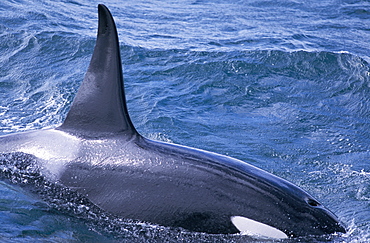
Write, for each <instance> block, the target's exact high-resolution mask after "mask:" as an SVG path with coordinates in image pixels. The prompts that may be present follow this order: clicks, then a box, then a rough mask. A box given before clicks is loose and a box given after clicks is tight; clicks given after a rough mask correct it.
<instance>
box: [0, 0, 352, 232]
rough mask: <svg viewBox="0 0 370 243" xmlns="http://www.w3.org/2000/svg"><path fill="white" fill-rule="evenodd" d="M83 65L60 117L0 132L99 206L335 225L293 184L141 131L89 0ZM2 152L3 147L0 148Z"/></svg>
mask: <svg viewBox="0 0 370 243" xmlns="http://www.w3.org/2000/svg"><path fill="white" fill-rule="evenodd" d="M98 9H99V27H98V35H97V41H96V46H95V49H94V53H93V56H92V59H91V63H90V66H89V68H88V71H87V73H86V76H85V78H84V80H83V83H82V84H81V87H80V89H79V91H78V93H77V95H76V97H75V99H74V101H73V104H72V107H71V109H70V111H69V113H68V115H67V117H66V119H65V121H64V123H63V124H62V125H61V126H59V127H57V128H55V129H44V130H39V131H31V132H24V133H18V134H10V135H6V136H2V137H0V153H1V154H2V155H3V156H4V155H11V154H18V155H19V154H23V155H29V156H32V158H35V161H36V163H37V166H38V167H39V169H40V170H41V171H42V174H43V176H44V177H45V178H46V179H47V180H49V181H51V182H55V183H59V184H60V185H62V186H63V187H66V188H69V189H71V190H74V191H76V192H78V193H80V194H82V195H84V196H85V197H86V198H88V199H89V200H90V201H91V202H92V203H93V204H95V205H96V206H98V207H99V208H100V209H102V210H104V211H106V212H109V213H112V214H114V215H118V216H120V217H124V218H129V219H137V220H141V221H146V222H150V223H154V224H159V225H163V226H170V227H182V228H184V229H187V230H190V231H197V232H206V233H216V234H232V233H240V232H241V233H245V234H256V235H262V236H265V237H271V238H288V237H300V236H309V235H322V234H331V233H335V232H345V228H344V227H343V226H342V225H341V223H340V222H339V221H338V219H337V217H336V216H335V215H334V214H333V213H331V212H330V211H329V210H328V209H326V208H325V207H324V206H322V205H321V204H320V203H319V202H317V201H316V200H315V199H314V198H313V197H312V196H310V195H309V194H308V193H306V192H305V191H303V190H302V189H300V188H298V187H297V186H295V185H293V184H291V183H289V182H287V181H286V180H284V179H281V178H279V177H277V176H274V175H272V174H270V173H268V172H265V171H263V170H261V169H258V168H256V167H254V166H252V165H249V164H247V163H245V162H243V161H240V160H237V159H233V158H230V157H227V156H223V155H219V154H216V153H212V152H207V151H203V150H199V149H194V148H190V147H186V146H180V145H175V144H169V143H164V142H158V141H152V140H149V139H147V138H144V137H143V136H141V135H140V134H139V133H138V132H137V131H136V129H135V127H134V125H133V124H132V122H131V120H130V117H129V114H128V110H127V107H126V100H125V93H124V87H123V77H122V67H121V57H120V50H119V42H118V36H117V30H116V26H115V23H114V20H113V18H112V16H111V14H110V12H109V10H108V9H107V8H106V7H105V6H104V5H99V7H98ZM9 158H11V156H9Z"/></svg>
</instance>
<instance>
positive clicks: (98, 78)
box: [59, 4, 137, 137]
mask: <svg viewBox="0 0 370 243" xmlns="http://www.w3.org/2000/svg"><path fill="white" fill-rule="evenodd" d="M98 10H99V27H98V36H97V40H96V45H95V49H94V53H93V55H92V58H91V61H90V65H89V68H88V70H87V72H86V74H85V78H84V80H83V82H82V84H81V86H80V88H79V90H78V92H77V95H76V97H75V98H74V101H73V103H72V106H71V109H70V111H69V112H68V114H67V117H66V119H65V121H64V123H63V124H62V125H61V126H60V127H59V129H60V130H66V131H69V132H73V133H75V134H77V135H82V136H94V137H96V136H99V135H104V134H113V133H121V132H125V133H127V134H134V133H137V132H136V130H135V127H134V126H133V124H132V122H131V119H130V117H129V114H128V110H127V106H126V98H125V92H124V87H123V76H122V64H121V55H120V49H119V42H118V35H117V29H116V25H115V23H114V20H113V17H112V15H111V13H110V12H109V10H108V8H107V7H105V6H104V5H102V4H99V6H98Z"/></svg>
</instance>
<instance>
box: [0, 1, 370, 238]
mask: <svg viewBox="0 0 370 243" xmlns="http://www.w3.org/2000/svg"><path fill="white" fill-rule="evenodd" d="M98 3H104V4H106V5H107V7H108V8H110V10H111V12H112V14H113V16H114V18H115V20H116V24H117V28H118V32H119V38H120V46H121V54H122V62H123V63H122V64H123V69H124V78H125V87H126V95H127V101H128V109H129V112H130V114H131V117H132V120H133V123H134V124H135V126H136V127H137V129H138V130H139V132H140V133H141V134H143V135H145V136H146V137H149V138H152V139H157V140H162V141H167V142H174V143H178V144H183V145H188V146H192V147H197V148H201V149H206V150H209V151H213V152H217V153H221V154H225V155H229V156H232V157H235V158H238V159H241V160H244V161H246V162H248V163H251V164H253V165H256V166H257V167H260V168H263V169H265V170H267V171H269V172H272V173H273V174H275V175H278V176H280V177H283V178H285V179H287V180H289V181H291V182H293V183H295V184H297V185H298V186H300V187H302V188H303V189H305V190H306V191H308V192H309V193H310V194H312V195H313V196H314V197H316V198H317V199H318V200H319V201H321V202H322V203H323V204H324V205H326V206H327V207H328V208H330V209H331V210H332V211H333V212H334V213H335V214H336V215H337V216H338V217H339V218H340V220H341V221H342V222H343V223H344V224H345V225H346V226H347V228H348V233H347V234H344V235H336V236H325V237H318V238H306V239H293V240H287V241H286V242H370V161H369V160H370V65H369V61H370V43H369V42H370V2H369V1H360V0H320V1H319V0H315V1H300V0H275V1H268V0H266V1H263V0H245V1H230V0H213V1H212V0H183V1H174V0H172V1H171V0H161V1H157V0H149V1H143V0H135V1H131V0H128V1H118V0H107V1H105V2H99V1H95V0H89V1H88V0H61V1H46V0H2V1H1V2H0V71H1V72H0V115H1V119H0V134H1V135H3V134H10V133H15V132H20V131H28V130H35V129H40V128H48V127H55V126H57V125H59V124H61V123H62V121H63V119H64V118H65V116H66V114H67V112H68V109H69V107H70V105H71V102H72V100H73V97H74V95H75V93H76V91H77V89H78V87H79V84H80V83H81V81H82V79H83V76H84V73H85V71H86V69H87V66H88V63H89V60H90V57H91V54H92V50H93V47H94V44H95V37H96V29H97V4H98ZM15 181H16V180H15ZM45 193H50V192H45ZM58 195H59V196H60V195H61V197H63V196H64V195H65V194H58ZM69 196H70V195H69ZM59 199H60V198H59ZM90 206H91V205H90ZM90 206H89V205H86V204H84V202H77V201H73V200H72V201H70V202H69V203H67V202H63V201H53V202H52V203H50V202H45V201H43V200H41V199H40V198H39V197H38V196H37V195H34V194H31V193H30V192H29V191H28V190H27V188H24V187H21V186H19V185H18V184H17V183H10V182H9V181H7V180H2V181H0V222H1V223H0V241H1V242H40V241H41V242H250V241H252V242H273V241H272V240H269V239H253V238H249V237H246V236H239V235H233V236H227V235H207V234H200V233H189V232H184V231H181V230H179V229H168V228H164V227H160V226H154V225H148V224H143V223H135V222H130V221H129V220H125V219H119V218H114V217H112V216H109V215H106V214H105V213H104V212H100V211H99V210H94V209H92V208H91V207H93V206H91V207H90Z"/></svg>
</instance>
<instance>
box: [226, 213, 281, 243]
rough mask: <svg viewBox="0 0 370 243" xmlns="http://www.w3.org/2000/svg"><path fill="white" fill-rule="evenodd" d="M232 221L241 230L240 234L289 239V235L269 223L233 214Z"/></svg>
mask: <svg viewBox="0 0 370 243" xmlns="http://www.w3.org/2000/svg"><path fill="white" fill-rule="evenodd" d="M231 222H232V223H233V224H234V225H235V227H236V228H237V229H238V230H240V234H242V235H249V236H254V237H261V236H262V237H267V238H274V239H287V238H288V236H287V235H286V234H285V233H284V232H282V231H280V230H278V229H276V228H274V227H271V226H269V225H267V224H263V223H260V222H257V221H255V220H252V219H248V218H246V217H242V216H232V217H231Z"/></svg>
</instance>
